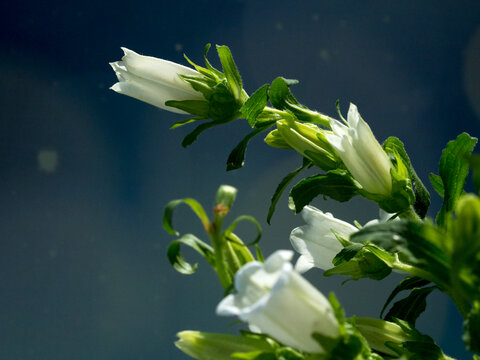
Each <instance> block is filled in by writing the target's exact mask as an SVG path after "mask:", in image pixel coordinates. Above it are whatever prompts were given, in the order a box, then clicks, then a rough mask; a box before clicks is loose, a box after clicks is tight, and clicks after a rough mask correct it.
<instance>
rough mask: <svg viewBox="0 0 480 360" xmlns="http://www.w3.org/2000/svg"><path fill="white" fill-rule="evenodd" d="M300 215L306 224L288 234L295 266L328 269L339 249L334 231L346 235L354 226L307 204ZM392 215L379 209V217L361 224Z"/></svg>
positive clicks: (340, 248)
mask: <svg viewBox="0 0 480 360" xmlns="http://www.w3.org/2000/svg"><path fill="white" fill-rule="evenodd" d="M301 215H302V218H303V220H305V222H306V225H302V226H299V227H297V228H295V229H293V230H292V232H291V234H290V242H291V243H292V246H293V248H294V249H295V250H296V251H297V252H298V253H299V254H300V257H299V258H298V260H297V263H296V264H295V270H297V271H298V272H299V273H304V272H306V271H308V270H310V269H311V268H313V267H317V268H320V269H322V270H328V269H331V268H332V267H333V264H332V261H333V258H334V257H335V256H336V255H337V254H338V253H339V252H340V251H341V250H342V249H343V246H342V244H341V243H340V242H339V241H338V239H337V237H336V236H335V233H337V234H338V235H340V236H342V237H344V238H347V239H348V237H349V236H350V235H351V234H353V233H355V232H357V231H358V228H357V227H355V226H353V225H351V224H349V223H347V222H345V221H342V220H340V219H337V218H335V217H333V215H332V214H330V213H325V212H323V211H321V210H319V209H317V208H315V207H313V206H310V205H307V206H305V207H304V208H303V209H302V212H301ZM392 215H393V214H389V213H387V212H385V211H383V210H382V209H380V215H379V219H375V220H370V221H369V222H367V223H366V224H365V225H364V227H366V226H371V225H375V224H378V223H380V222H385V221H387V220H389V219H390V218H391V217H392Z"/></svg>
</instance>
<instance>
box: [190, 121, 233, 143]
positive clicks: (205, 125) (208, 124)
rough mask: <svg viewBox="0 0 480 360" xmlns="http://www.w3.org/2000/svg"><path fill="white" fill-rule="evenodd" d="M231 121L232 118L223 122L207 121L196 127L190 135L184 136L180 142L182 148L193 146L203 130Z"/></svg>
mask: <svg viewBox="0 0 480 360" xmlns="http://www.w3.org/2000/svg"><path fill="white" fill-rule="evenodd" d="M232 120H233V118H231V119H226V120H223V121H209V122H205V123H202V124H200V125H198V126H197V127H196V128H195V129H194V130H193V131H192V132H191V133H189V134H188V135H187V136H185V138H184V139H183V141H182V146H183V147H187V146H189V145H191V144H193V143H194V142H195V141H196V140H197V138H198V136H199V135H200V134H201V133H202V132H204V131H205V130H208V129H211V128H213V127H215V126H219V125H223V124H226V123H228V122H230V121H232Z"/></svg>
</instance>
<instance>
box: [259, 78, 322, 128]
mask: <svg viewBox="0 0 480 360" xmlns="http://www.w3.org/2000/svg"><path fill="white" fill-rule="evenodd" d="M294 84H298V80H291V79H285V78H283V77H277V78H276V79H275V80H273V82H272V84H271V85H270V89H269V91H268V95H269V98H270V102H271V103H272V105H273V106H274V107H275V108H277V109H279V110H288V111H290V112H291V113H292V114H294V115H295V116H296V117H297V119H298V120H300V121H305V122H309V123H314V124H320V125H322V126H325V127H327V128H330V122H329V120H330V118H329V117H328V116H326V115H323V114H320V113H318V112H316V111H312V110H310V109H308V108H307V107H306V106H304V105H302V104H300V103H299V102H298V101H297V99H295V97H294V96H293V95H292V93H291V92H290V89H289V88H290V86H292V85H294Z"/></svg>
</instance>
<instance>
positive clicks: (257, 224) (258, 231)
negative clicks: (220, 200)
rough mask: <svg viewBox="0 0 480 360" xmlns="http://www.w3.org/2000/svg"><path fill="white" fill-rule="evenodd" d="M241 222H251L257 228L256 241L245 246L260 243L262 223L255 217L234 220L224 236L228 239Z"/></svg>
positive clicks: (247, 216) (244, 216)
mask: <svg viewBox="0 0 480 360" xmlns="http://www.w3.org/2000/svg"><path fill="white" fill-rule="evenodd" d="M240 221H249V222H251V223H252V224H253V225H255V228H256V229H257V236H256V237H255V240H254V241H252V242H251V243H248V244H247V245H245V246H252V245H256V244H257V243H258V242H259V241H260V238H261V237H262V227H261V226H260V223H259V222H258V221H257V220H256V219H255V218H254V217H253V216H249V215H242V216H239V217H237V218H236V219H235V220H233V222H232V223H231V224H230V226H229V227H228V228H227V229H226V230H225V232H224V236H225V237H228V236H229V235H230V234H231V233H233V232H234V231H235V228H236V227H237V225H238V223H239V222H240Z"/></svg>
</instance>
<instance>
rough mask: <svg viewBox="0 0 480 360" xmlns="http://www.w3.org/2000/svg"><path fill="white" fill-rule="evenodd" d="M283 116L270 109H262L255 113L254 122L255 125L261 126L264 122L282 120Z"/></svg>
mask: <svg viewBox="0 0 480 360" xmlns="http://www.w3.org/2000/svg"><path fill="white" fill-rule="evenodd" d="M284 118H285V116H283V114H282V115H280V114H277V113H276V112H273V111H270V110H264V111H262V112H261V113H260V114H258V115H257V118H256V119H257V121H256V122H255V127H256V128H259V127H263V126H264V125H265V124H266V123H271V122H274V121H278V120H282V119H284Z"/></svg>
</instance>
